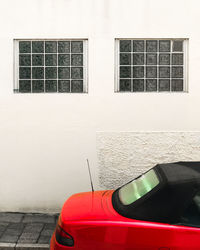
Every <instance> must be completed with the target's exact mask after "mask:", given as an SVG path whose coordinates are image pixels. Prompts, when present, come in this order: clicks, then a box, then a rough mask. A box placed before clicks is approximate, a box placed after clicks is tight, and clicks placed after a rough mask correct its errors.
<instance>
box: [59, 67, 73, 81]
mask: <svg viewBox="0 0 200 250" xmlns="http://www.w3.org/2000/svg"><path fill="white" fill-rule="evenodd" d="M58 78H59V79H70V68H69V67H59V68H58Z"/></svg>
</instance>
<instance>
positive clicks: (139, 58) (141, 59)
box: [133, 54, 144, 65]
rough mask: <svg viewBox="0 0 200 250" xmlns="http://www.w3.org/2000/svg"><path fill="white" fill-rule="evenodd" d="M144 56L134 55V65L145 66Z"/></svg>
mask: <svg viewBox="0 0 200 250" xmlns="http://www.w3.org/2000/svg"><path fill="white" fill-rule="evenodd" d="M143 64H144V54H133V65H143Z"/></svg>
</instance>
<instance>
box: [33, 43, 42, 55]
mask: <svg viewBox="0 0 200 250" xmlns="http://www.w3.org/2000/svg"><path fill="white" fill-rule="evenodd" d="M32 53H44V42H43V41H32Z"/></svg>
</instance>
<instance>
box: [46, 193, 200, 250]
mask: <svg viewBox="0 0 200 250" xmlns="http://www.w3.org/2000/svg"><path fill="white" fill-rule="evenodd" d="M112 193H113V191H112V190H110V191H95V192H87V193H79V194H75V195H73V196H71V197H70V198H69V199H68V200H67V201H66V202H65V204H64V206H63V208H62V211H61V214H60V218H59V221H58V224H59V225H60V226H61V227H62V228H63V230H64V231H66V232H67V233H69V234H70V235H71V236H72V237H73V239H74V246H72V247H67V246H62V245H60V244H59V243H58V242H57V241H56V238H55V233H54V234H53V236H52V239H51V246H50V249H51V250H64V249H72V250H73V249H85V250H86V249H87V250H90V249H91V250H92V249H94V250H104V249H105V250H130V249H135V250H143V249H144V250H169V249H170V250H199V249H200V228H195V227H186V226H176V225H169V224H164V223H153V222H147V221H139V220H133V219H128V218H126V217H123V216H121V215H120V214H118V213H117V212H116V211H115V210H114V208H113V206H112Z"/></svg>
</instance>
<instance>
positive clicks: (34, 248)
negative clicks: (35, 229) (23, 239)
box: [15, 243, 49, 250]
mask: <svg viewBox="0 0 200 250" xmlns="http://www.w3.org/2000/svg"><path fill="white" fill-rule="evenodd" d="M15 249H16V250H46V249H49V245H48V244H21V243H19V244H17V245H16V248H15Z"/></svg>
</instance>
